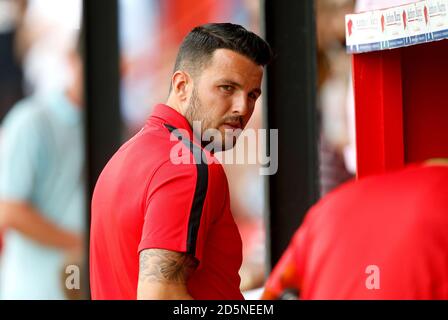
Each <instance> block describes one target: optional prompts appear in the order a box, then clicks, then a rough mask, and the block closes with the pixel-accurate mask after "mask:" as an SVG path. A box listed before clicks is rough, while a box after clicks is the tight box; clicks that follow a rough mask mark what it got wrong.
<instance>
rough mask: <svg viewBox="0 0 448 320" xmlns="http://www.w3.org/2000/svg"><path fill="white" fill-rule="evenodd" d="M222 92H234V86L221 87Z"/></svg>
mask: <svg viewBox="0 0 448 320" xmlns="http://www.w3.org/2000/svg"><path fill="white" fill-rule="evenodd" d="M219 88H220V89H221V90H222V91H224V92H232V91H233V87H232V86H225V85H224V86H220V87H219Z"/></svg>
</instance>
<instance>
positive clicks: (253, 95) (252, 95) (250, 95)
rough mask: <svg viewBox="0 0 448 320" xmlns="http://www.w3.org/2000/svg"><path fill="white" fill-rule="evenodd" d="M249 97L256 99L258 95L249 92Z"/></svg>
mask: <svg viewBox="0 0 448 320" xmlns="http://www.w3.org/2000/svg"><path fill="white" fill-rule="evenodd" d="M249 98H251V99H252V100H257V99H258V95H257V94H256V93H249Z"/></svg>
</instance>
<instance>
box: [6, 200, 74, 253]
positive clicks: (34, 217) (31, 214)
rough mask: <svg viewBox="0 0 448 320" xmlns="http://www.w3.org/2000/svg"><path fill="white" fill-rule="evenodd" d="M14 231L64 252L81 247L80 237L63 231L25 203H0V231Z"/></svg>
mask: <svg viewBox="0 0 448 320" xmlns="http://www.w3.org/2000/svg"><path fill="white" fill-rule="evenodd" d="M2 228H4V229H8V228H11V229H14V230H16V231H18V232H20V233H22V234H23V235H25V236H26V237H28V238H30V239H33V240H35V241H36V242H38V243H40V244H42V245H46V246H50V247H55V248H59V249H64V250H77V249H78V247H81V243H82V239H81V237H80V235H78V234H76V233H73V232H70V231H67V230H64V229H62V228H60V227H59V226H57V225H56V224H54V223H53V222H51V221H50V220H48V219H46V218H45V217H44V216H43V215H42V214H41V213H40V212H39V211H38V210H37V209H35V208H34V207H33V206H31V205H29V204H27V203H25V202H6V201H3V202H0V229H2Z"/></svg>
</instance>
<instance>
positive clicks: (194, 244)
mask: <svg viewBox="0 0 448 320" xmlns="http://www.w3.org/2000/svg"><path fill="white" fill-rule="evenodd" d="M207 170H208V169H207V165H206V164H199V165H196V164H177V165H176V164H173V163H171V162H170V161H167V162H165V163H164V164H163V165H162V166H161V167H160V168H159V169H158V170H157V172H156V173H155V174H154V176H153V178H152V179H151V182H150V185H149V188H148V191H147V199H148V200H147V206H146V210H145V217H144V223H143V230H142V238H141V241H140V245H139V248H138V250H139V252H140V251H141V250H144V249H149V248H157V249H165V250H171V251H177V252H185V253H189V254H191V255H193V256H194V257H196V258H197V259H198V260H199V261H200V260H201V258H202V252H203V247H204V243H203V242H204V240H205V238H206V237H205V236H204V235H205V233H206V230H207V226H205V225H204V222H203V220H204V219H202V216H203V206H204V201H205V196H206V193H207V187H208V171H207ZM201 222H202V223H201Z"/></svg>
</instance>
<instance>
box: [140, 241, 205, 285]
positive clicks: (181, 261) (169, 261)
mask: <svg viewBox="0 0 448 320" xmlns="http://www.w3.org/2000/svg"><path fill="white" fill-rule="evenodd" d="M197 265H198V261H197V260H196V259H195V258H194V257H192V256H191V255H188V254H185V253H179V252H174V251H168V250H162V249H147V250H143V251H142V252H140V272H139V281H140V282H154V281H157V282H167V283H178V284H185V283H186V282H187V279H188V277H189V276H190V275H191V273H193V271H194V270H195V269H196V267H197Z"/></svg>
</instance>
